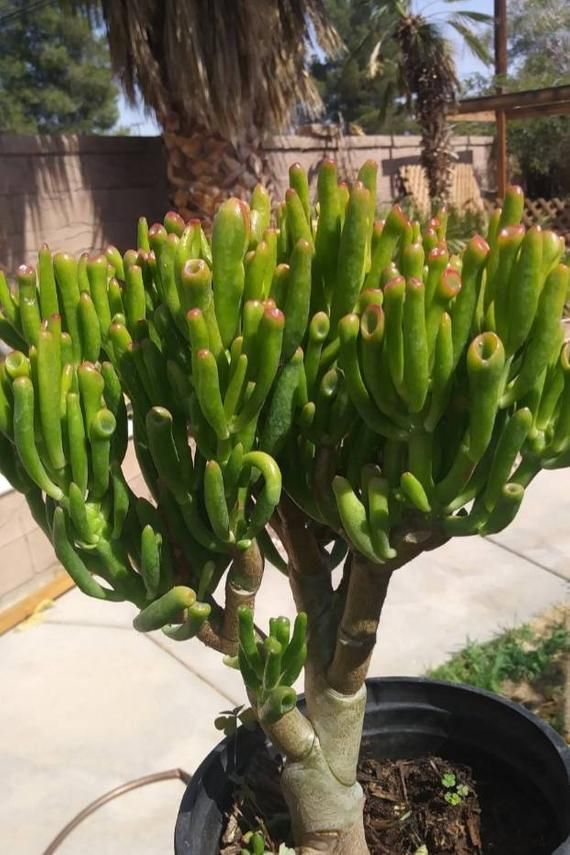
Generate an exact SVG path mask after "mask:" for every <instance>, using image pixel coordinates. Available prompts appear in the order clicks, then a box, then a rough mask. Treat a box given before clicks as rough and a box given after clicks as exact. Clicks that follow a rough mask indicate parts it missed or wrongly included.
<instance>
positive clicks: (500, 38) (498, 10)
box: [495, 0, 508, 199]
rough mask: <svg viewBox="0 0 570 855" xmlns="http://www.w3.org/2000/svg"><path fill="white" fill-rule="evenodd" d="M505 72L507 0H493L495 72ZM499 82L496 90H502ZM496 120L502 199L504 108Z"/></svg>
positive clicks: (498, 170) (504, 182)
mask: <svg viewBox="0 0 570 855" xmlns="http://www.w3.org/2000/svg"><path fill="white" fill-rule="evenodd" d="M506 73H507V0H495V74H496V75H497V77H501V76H503V75H505V74H506ZM502 91H503V87H502V86H501V85H500V84H499V85H498V86H497V92H499V93H500V92H502ZM495 116H496V120H497V137H496V139H497V196H498V197H499V199H502V198H503V196H504V195H505V190H506V187H507V158H508V154H507V117H506V114H505V111H504V110H496V111H495Z"/></svg>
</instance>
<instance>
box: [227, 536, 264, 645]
mask: <svg viewBox="0 0 570 855" xmlns="http://www.w3.org/2000/svg"><path fill="white" fill-rule="evenodd" d="M264 563H265V561H264V558H263V555H262V554H261V552H260V550H259V546H258V545H257V541H256V540H254V541H253V543H252V544H251V546H250V547H249V549H246V550H245V552H240V551H238V552H236V555H235V557H234V560H233V561H232V566H231V568H230V571H229V573H228V575H227V579H226V603H225V609H224V624H223V637H224V639H225V640H226V641H227V642H228V643H229V644H232V645H235V644H237V641H238V635H239V633H238V617H237V610H238V608H239V607H240V606H250V607H251V608H253V606H254V603H255V595H256V594H257V591H258V590H259V586H260V585H261V580H262V578H263V567H264Z"/></svg>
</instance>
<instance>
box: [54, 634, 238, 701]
mask: <svg viewBox="0 0 570 855" xmlns="http://www.w3.org/2000/svg"><path fill="white" fill-rule="evenodd" d="M42 623H45V624H51V625H52V626H80V627H84V628H88V629H89V628H90V629H118V630H121V631H122V632H124V631H125V630H126V631H132V628H131V627H130V626H120V625H117V624H115V625H113V624H102V623H82V622H81V621H62V620H44V621H42ZM142 640H145V641H150V642H151V643H152V644H154V646H155V647H158V649H159V650H160V651H161V652H162V653H166V654H167V655H168V656H170V657H171V658H172V659H174V660H175V661H176V662H178V664H179V665H182V666H183V668H185V669H186V670H187V671H189V672H190V673H191V674H192V675H193V676H194V677H197V678H198V680H200V681H201V682H202V683H205V684H206V686H208V687H209V688H210V689H212V690H213V691H214V692H216V694H218V695H220V696H221V697H222V698H224V699H225V700H226V701H228V702H229V703H230V704H232V706H233V707H235V706H238V704H239V701H237V700H236V699H235V698H232V697H231V695H228V693H227V692H225V691H224V690H223V689H221V688H220V687H219V686H217V685H216V684H215V683H214V682H213V681H212V680H208V679H207V678H206V677H204V676H203V675H202V674H198V672H197V671H195V670H194V669H193V668H192V667H191V666H190V665H188V663H187V662H185V661H184V659H181V658H180V656H177V655H176V653H173V652H172V650H169V649H168V647H164V646H163V645H162V644H161V643H160V641H158V640H157V639H156V638H151V637H150V636H149V635H144V634H143V635H142Z"/></svg>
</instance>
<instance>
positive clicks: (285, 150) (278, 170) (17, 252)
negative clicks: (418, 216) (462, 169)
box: [0, 135, 492, 271]
mask: <svg viewBox="0 0 570 855" xmlns="http://www.w3.org/2000/svg"><path fill="white" fill-rule="evenodd" d="M491 143H492V138H491V137H468V136H463V137H459V136H458V137H455V138H454V147H455V152H456V154H457V157H458V159H459V161H461V162H464V163H472V164H473V167H474V169H475V173H476V175H477V177H478V179H479V182H480V184H481V186H482V187H483V188H484V189H487V188H488V187H489V153H490V150H491ZM265 148H266V151H267V154H268V157H269V162H270V165H271V168H272V169H273V171H274V173H275V174H276V177H277V190H278V193H279V194H280V195H281V194H283V193H284V192H285V189H286V188H287V185H288V179H287V169H288V166H289V164H291V163H294V162H295V161H300V162H301V163H302V164H303V166H305V167H306V169H308V170H309V172H310V174H311V176H312V178H313V179H314V173H315V167H316V166H317V164H318V163H319V162H320V161H321V160H322V159H323V157H326V156H329V157H333V158H334V159H335V160H337V162H338V163H339V168H340V172H341V174H343V176H344V177H347V178H352V177H353V176H354V174H355V173H356V171H357V170H358V168H359V167H360V165H361V164H362V163H364V161H365V160H367V159H368V158H373V159H375V160H377V161H378V163H379V167H380V169H379V177H378V201H379V204H380V205H384V204H387V203H389V202H390V201H391V200H392V199H393V198H394V196H395V195H396V193H397V190H398V188H397V182H396V174H397V170H398V168H399V167H400V166H402V165H403V164H407V163H418V162H419V157H420V138H419V137H417V136H406V135H403V136H388V135H386V136H354V137H344V138H342V139H341V140H340V142H339V140H338V138H333V137H326V136H322V135H321V136H299V135H282V136H274V137H273V138H272V139H271V140H269V141H268V142H267V144H266V147H265ZM167 209H168V194H167V188H166V173H165V164H164V151H163V144H162V140H161V138H160V137H90V136H87V137H73V136H69V137H24V136H8V135H0V269H1V268H2V267H4V268H6V269H8V270H10V271H13V270H15V268H16V267H17V266H18V264H20V263H22V262H27V263H33V262H35V257H36V252H37V249H38V247H39V246H40V244H41V243H42V242H43V241H47V242H48V243H49V245H50V246H51V247H52V249H54V250H61V249H66V250H67V251H69V252H74V253H79V252H83V251H84V250H86V249H92V248H94V247H100V246H102V245H104V244H106V243H114V244H116V245H117V246H119V247H120V248H121V249H123V250H124V249H127V248H128V247H129V246H132V245H133V241H134V239H135V233H136V221H137V218H138V217H139V216H140V215H141V214H144V215H145V216H146V217H147V218H148V219H149V220H150V221H151V222H152V221H154V220H157V219H161V218H162V217H163V215H164V213H165V211H166V210H167Z"/></svg>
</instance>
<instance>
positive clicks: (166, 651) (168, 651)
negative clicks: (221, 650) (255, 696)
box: [144, 635, 239, 707]
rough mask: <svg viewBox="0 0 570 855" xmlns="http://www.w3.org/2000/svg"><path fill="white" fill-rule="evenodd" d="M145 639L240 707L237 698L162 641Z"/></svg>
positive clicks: (147, 636)
mask: <svg viewBox="0 0 570 855" xmlns="http://www.w3.org/2000/svg"><path fill="white" fill-rule="evenodd" d="M144 638H145V639H146V641H150V643H151V644H154V646H155V647H158V649H159V650H162V652H163V653H166V654H168V656H171V657H172V659H175V660H176V661H177V662H179V663H180V664H181V665H183V666H184V668H186V670H187V671H190V673H191V674H193V675H194V676H195V677H197V678H198V679H199V680H201V681H202V682H203V683H205V684H206V685H207V686H209V687H210V689H213V691H214V692H216V693H217V694H218V695H221V696H222V697H223V698H225V699H226V701H229V703H230V704H232V706H234V707H235V706H238V704H239V701H236V699H235V698H232V697H231V696H230V695H228V694H227V692H225V691H224V690H223V689H220V687H219V686H217V685H216V684H215V683H214V682H213V681H212V680H208V679H206V678H205V677H203V676H202V674H198V673H197V672H196V671H195V670H194V669H193V668H192V667H191V666H190V665H188V663H187V662H185V661H184V660H183V659H181V658H180V657H179V656H177V655H176V653H173V652H172V650H169V648H168V647H163V645H162V644H161V643H160V641H158V639H156V638H151V637H150V636H149V635H145V636H144Z"/></svg>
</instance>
